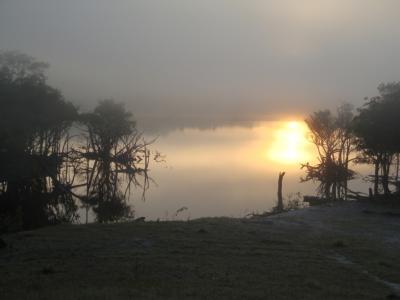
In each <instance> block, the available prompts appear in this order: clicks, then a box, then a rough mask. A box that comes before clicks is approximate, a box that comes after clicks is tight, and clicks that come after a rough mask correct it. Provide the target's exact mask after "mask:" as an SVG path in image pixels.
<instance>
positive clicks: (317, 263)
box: [0, 202, 400, 299]
mask: <svg viewBox="0 0 400 300" xmlns="http://www.w3.org/2000/svg"><path fill="white" fill-rule="evenodd" d="M2 238H3V239H4V241H5V242H6V243H7V247H6V248H4V249H1V250H0V299H55V298H57V299H400V297H399V296H398V295H400V285H399V283H400V255H399V250H400V210H399V209H398V208H395V207H392V206H390V205H376V204H371V203H358V202H349V203H338V204H335V205H325V206H320V207H311V208H307V209H303V210H297V211H292V212H289V213H285V214H280V215H274V216H271V217H255V218H251V219H231V218H207V219H198V220H193V221H188V222H183V221H181V222H144V223H135V222H132V223H120V224H89V225H59V226H54V227H47V228H42V229H39V230H34V231H25V232H20V233H17V234H10V235H6V236H3V237H2Z"/></svg>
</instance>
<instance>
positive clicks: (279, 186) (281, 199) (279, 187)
mask: <svg viewBox="0 0 400 300" xmlns="http://www.w3.org/2000/svg"><path fill="white" fill-rule="evenodd" d="M283 176H285V172H280V173H279V179H278V206H277V209H278V211H279V212H281V211H283V197H282V181H283Z"/></svg>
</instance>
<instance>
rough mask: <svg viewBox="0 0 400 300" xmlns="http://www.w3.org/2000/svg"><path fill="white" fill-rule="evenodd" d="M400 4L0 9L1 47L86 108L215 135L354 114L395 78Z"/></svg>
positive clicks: (40, 4) (37, 4)
mask: <svg viewBox="0 0 400 300" xmlns="http://www.w3.org/2000/svg"><path fill="white" fill-rule="evenodd" d="M399 11H400V1H397V0H374V1H373V0H279V1H278V0H276V1H268V0H136V1H135V0H116V1H111V0H68V1H62V0H0V49H1V50H17V51H20V52H23V53H26V54H29V55H31V56H34V57H35V58H37V59H39V60H42V61H46V62H49V63H50V66H51V67H50V69H49V72H48V77H49V83H50V84H51V85H53V86H55V87H57V88H59V89H60V90H61V91H62V92H63V94H64V96H65V98H66V99H67V100H70V101H72V102H74V103H76V104H77V105H78V106H79V107H81V109H82V110H87V109H90V108H91V107H93V106H94V105H95V104H96V103H97V101H98V100H101V99H105V98H113V99H115V100H116V101H118V102H125V103H126V105H127V107H128V108H129V109H130V110H132V111H133V114H134V116H135V117H136V119H137V120H138V122H139V124H141V125H142V126H143V127H145V128H151V129H154V130H169V129H173V128H176V127H198V128H206V127H216V126H220V125H226V124H243V125H244V124H246V125H249V124H251V123H252V122H257V121H266V120H277V119H279V118H284V117H290V116H296V117H298V116H300V117H304V116H306V115H307V114H309V113H311V112H312V111H315V110H319V109H325V108H330V109H334V108H335V107H337V106H338V105H339V104H340V103H342V102H350V103H353V104H354V105H355V106H359V105H361V104H362V103H363V98H364V97H365V96H374V95H376V94H377V91H376V87H377V86H378V84H379V83H381V82H391V81H399V80H400V59H399V57H398V54H399V53H400V21H399V19H398V12H399Z"/></svg>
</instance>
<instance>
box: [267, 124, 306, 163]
mask: <svg viewBox="0 0 400 300" xmlns="http://www.w3.org/2000/svg"><path fill="white" fill-rule="evenodd" d="M306 135H307V125H306V124H305V123H303V122H298V121H291V122H283V123H281V124H280V125H279V126H278V127H277V128H276V130H275V131H274V136H273V140H272V142H271V144H270V147H269V149H268V150H267V156H268V158H269V159H271V160H273V161H275V162H278V163H285V164H294V163H301V162H304V161H306V160H307V159H308V158H309V156H310V151H309V149H308V148H309V142H308V141H307V136H306Z"/></svg>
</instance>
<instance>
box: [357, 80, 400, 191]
mask: <svg viewBox="0 0 400 300" xmlns="http://www.w3.org/2000/svg"><path fill="white" fill-rule="evenodd" d="M378 91H379V93H380V95H379V96H376V97H373V98H371V99H368V98H367V99H366V100H367V102H366V104H365V105H364V106H363V107H362V108H360V109H359V114H358V116H357V117H356V118H355V120H354V124H353V130H354V133H355V135H356V136H357V149H358V150H359V151H360V155H359V156H358V160H357V161H358V162H359V163H370V164H373V165H374V166H375V173H374V176H373V181H374V194H375V195H377V194H378V193H379V190H380V188H379V186H381V190H383V192H384V194H385V195H389V194H390V190H389V183H390V171H391V166H392V164H393V162H394V159H395V157H397V155H398V153H399V152H400V131H399V130H398V124H397V122H398V119H399V117H400V83H388V84H381V85H379V87H378ZM396 182H398V174H397V178H396Z"/></svg>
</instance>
